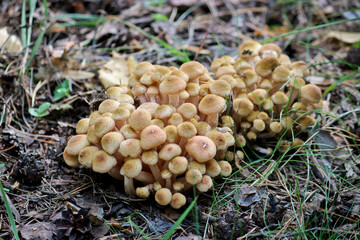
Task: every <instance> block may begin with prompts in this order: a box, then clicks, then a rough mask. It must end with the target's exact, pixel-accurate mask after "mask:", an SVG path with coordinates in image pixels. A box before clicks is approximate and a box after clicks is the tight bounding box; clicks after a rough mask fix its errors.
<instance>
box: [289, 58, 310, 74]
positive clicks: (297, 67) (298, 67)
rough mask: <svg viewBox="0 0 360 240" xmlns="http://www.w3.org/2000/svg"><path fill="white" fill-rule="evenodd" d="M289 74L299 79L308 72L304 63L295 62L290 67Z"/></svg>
mask: <svg viewBox="0 0 360 240" xmlns="http://www.w3.org/2000/svg"><path fill="white" fill-rule="evenodd" d="M290 69H291V72H292V73H293V74H296V75H298V76H299V77H306V76H308V75H309V73H310V71H309V69H308V68H307V65H306V63H305V62H304V61H296V62H293V63H291V65H290Z"/></svg>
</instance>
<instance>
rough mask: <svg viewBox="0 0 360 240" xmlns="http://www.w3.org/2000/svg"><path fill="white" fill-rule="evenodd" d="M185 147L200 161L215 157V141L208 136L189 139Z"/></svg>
mask: <svg viewBox="0 0 360 240" xmlns="http://www.w3.org/2000/svg"><path fill="white" fill-rule="evenodd" d="M185 149H186V151H187V152H188V153H189V154H190V155H191V156H193V157H194V158H195V159H196V160H197V161H198V162H200V163H202V162H206V161H208V160H210V159H213V158H214V157H215V155H216V145H215V143H214V142H213V141H212V140H211V139H210V138H208V137H206V136H194V137H192V138H190V139H188V141H187V143H186V145H185Z"/></svg>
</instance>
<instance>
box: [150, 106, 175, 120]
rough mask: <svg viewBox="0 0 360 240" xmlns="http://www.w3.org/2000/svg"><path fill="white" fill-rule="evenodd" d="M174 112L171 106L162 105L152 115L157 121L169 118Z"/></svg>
mask: <svg viewBox="0 0 360 240" xmlns="http://www.w3.org/2000/svg"><path fill="white" fill-rule="evenodd" d="M174 112H175V111H174V109H173V108H172V106H171V105H169V104H163V105H160V106H159V107H158V108H157V109H156V111H155V113H154V117H155V118H158V119H165V118H169V117H170V116H171V115H172V114H173V113H174Z"/></svg>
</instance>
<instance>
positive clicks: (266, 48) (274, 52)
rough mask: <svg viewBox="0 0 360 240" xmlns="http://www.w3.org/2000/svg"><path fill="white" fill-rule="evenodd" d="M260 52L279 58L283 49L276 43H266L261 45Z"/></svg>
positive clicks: (263, 54)
mask: <svg viewBox="0 0 360 240" xmlns="http://www.w3.org/2000/svg"><path fill="white" fill-rule="evenodd" d="M259 54H260V55H261V56H262V57H263V58H266V57H275V58H278V57H280V55H281V49H280V47H279V46H278V45H276V44H274V43H266V44H264V45H262V46H261V48H260V50H259Z"/></svg>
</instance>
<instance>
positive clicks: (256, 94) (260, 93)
mask: <svg viewBox="0 0 360 240" xmlns="http://www.w3.org/2000/svg"><path fill="white" fill-rule="evenodd" d="M266 95H267V91H266V90H265V89H261V88H257V89H255V90H254V91H252V92H250V93H248V98H249V99H250V100H251V101H252V102H253V103H254V104H256V105H260V104H262V103H263V102H264V100H265V97H266Z"/></svg>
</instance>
